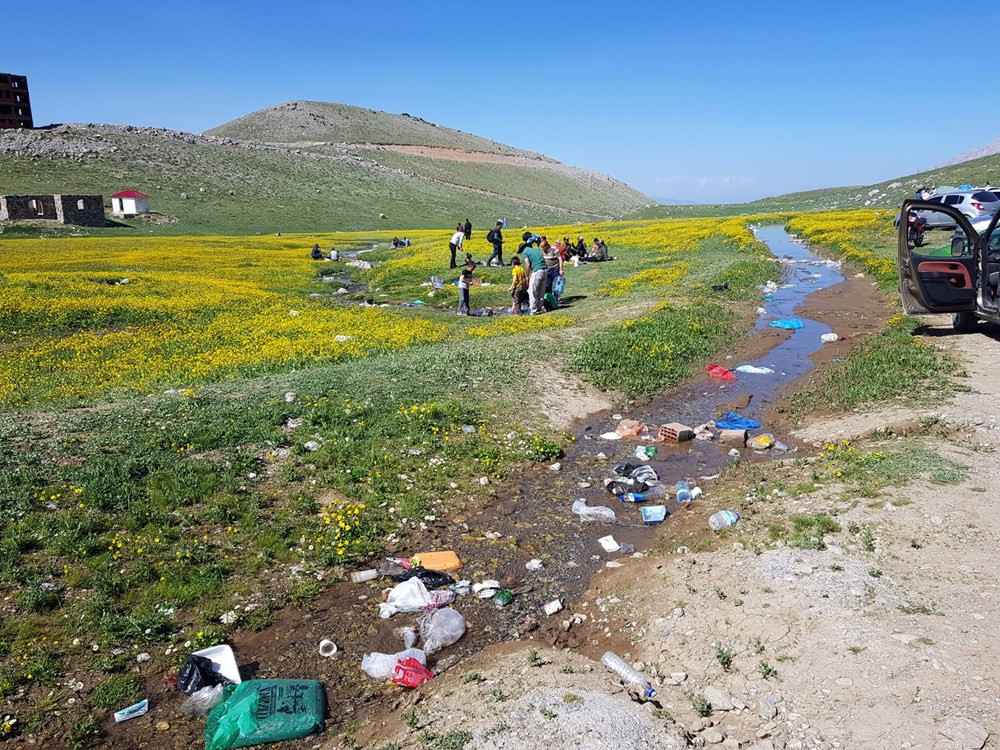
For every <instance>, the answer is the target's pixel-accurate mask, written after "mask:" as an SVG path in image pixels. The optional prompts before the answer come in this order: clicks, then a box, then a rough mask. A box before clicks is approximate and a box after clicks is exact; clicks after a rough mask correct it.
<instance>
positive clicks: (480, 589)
mask: <svg viewBox="0 0 1000 750" xmlns="http://www.w3.org/2000/svg"><path fill="white" fill-rule="evenodd" d="M499 588H500V581H494V580H489V581H483V582H482V583H474V584H472V591H473V592H474V593H475V594H477V595H478V596H479V598H480V599H492V598H493V595H494V594H495V593H496V592H497V589H499Z"/></svg>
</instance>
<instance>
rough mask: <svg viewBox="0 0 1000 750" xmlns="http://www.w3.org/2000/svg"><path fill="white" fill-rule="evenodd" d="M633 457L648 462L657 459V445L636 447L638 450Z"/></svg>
mask: <svg viewBox="0 0 1000 750" xmlns="http://www.w3.org/2000/svg"><path fill="white" fill-rule="evenodd" d="M632 455H633V456H635V457H636V458H638V459H639V460H640V461H648V460H649V459H651V458H655V457H656V446H655V445H639V446H636V449H635V451H634V452H633V454H632Z"/></svg>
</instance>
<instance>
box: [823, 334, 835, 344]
mask: <svg viewBox="0 0 1000 750" xmlns="http://www.w3.org/2000/svg"><path fill="white" fill-rule="evenodd" d="M819 338H820V340H821V341H824V342H825V343H827V344H832V343H833V342H834V341H836V340H837V339H838V338H840V337H839V336H838V335H837V334H835V333H824V334H823V335H822V336H820V337H819Z"/></svg>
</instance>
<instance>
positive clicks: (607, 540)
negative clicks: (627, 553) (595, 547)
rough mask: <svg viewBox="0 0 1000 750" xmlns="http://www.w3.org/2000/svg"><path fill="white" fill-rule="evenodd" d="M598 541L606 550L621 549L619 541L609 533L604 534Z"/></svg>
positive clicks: (614, 550) (615, 550)
mask: <svg viewBox="0 0 1000 750" xmlns="http://www.w3.org/2000/svg"><path fill="white" fill-rule="evenodd" d="M597 543H598V544H600V545H601V546H602V547H603V548H604V551H605V552H617V551H618V550H620V549H621V545H619V544H618V542H616V541H615V538H614V537H613V536H612V535H611V534H608V535H607V536H602V537H601V538H600V539H598V540H597Z"/></svg>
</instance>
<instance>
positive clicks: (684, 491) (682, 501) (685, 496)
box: [676, 479, 691, 508]
mask: <svg viewBox="0 0 1000 750" xmlns="http://www.w3.org/2000/svg"><path fill="white" fill-rule="evenodd" d="M676 490H677V504H678V505H679V506H681V507H682V508H686V507H687V506H688V503H690V502H691V489H690V488H689V486H688V483H687V481H686V480H684V479H682V480H681V481H679V482H678V483H677V487H676Z"/></svg>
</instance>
